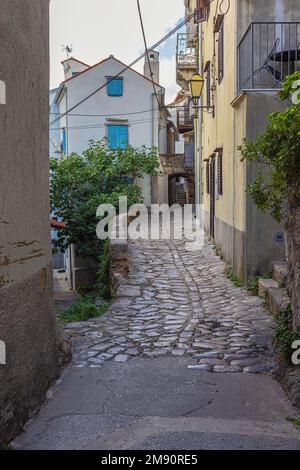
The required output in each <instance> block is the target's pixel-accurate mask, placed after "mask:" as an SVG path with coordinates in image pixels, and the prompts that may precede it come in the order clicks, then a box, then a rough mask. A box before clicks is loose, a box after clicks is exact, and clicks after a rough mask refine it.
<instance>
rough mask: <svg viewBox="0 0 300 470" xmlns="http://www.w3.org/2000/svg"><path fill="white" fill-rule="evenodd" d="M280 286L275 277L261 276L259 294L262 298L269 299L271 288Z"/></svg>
mask: <svg viewBox="0 0 300 470" xmlns="http://www.w3.org/2000/svg"><path fill="white" fill-rule="evenodd" d="M278 287H279V284H278V282H276V281H274V279H264V278H260V279H259V280H258V295H259V297H261V298H262V299H267V298H268V292H269V289H276V288H278Z"/></svg>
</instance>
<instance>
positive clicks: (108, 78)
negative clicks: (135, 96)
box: [106, 76, 124, 98]
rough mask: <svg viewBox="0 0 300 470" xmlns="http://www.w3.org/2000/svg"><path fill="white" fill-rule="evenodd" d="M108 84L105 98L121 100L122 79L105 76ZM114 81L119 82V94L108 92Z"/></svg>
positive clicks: (122, 91) (122, 93)
mask: <svg viewBox="0 0 300 470" xmlns="http://www.w3.org/2000/svg"><path fill="white" fill-rule="evenodd" d="M106 79H107V81H108V83H107V87H106V89H107V96H109V97H111V98H121V97H122V96H123V95H124V79H123V77H116V78H114V77H113V76H107V77H106ZM114 81H119V82H121V92H120V93H111V92H110V86H112V84H113V82H114Z"/></svg>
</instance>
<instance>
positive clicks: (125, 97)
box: [50, 51, 169, 205]
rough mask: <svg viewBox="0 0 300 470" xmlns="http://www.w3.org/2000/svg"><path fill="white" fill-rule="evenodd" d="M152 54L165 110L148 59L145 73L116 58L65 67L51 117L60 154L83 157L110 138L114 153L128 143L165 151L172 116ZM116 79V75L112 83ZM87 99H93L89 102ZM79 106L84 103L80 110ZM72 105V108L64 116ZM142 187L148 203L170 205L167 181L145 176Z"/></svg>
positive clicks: (153, 54) (73, 62) (70, 62)
mask: <svg viewBox="0 0 300 470" xmlns="http://www.w3.org/2000/svg"><path fill="white" fill-rule="evenodd" d="M149 55H150V60H151V62H152V67H151V69H152V73H153V80H154V82H155V88H156V92H157V95H158V99H159V102H160V103H161V105H162V107H161V110H159V106H158V103H157V99H156V97H155V94H154V89H153V84H152V82H151V79H150V77H151V74H150V71H149V66H148V64H147V61H146V63H145V67H144V73H145V75H141V74H140V73H138V72H136V71H135V70H133V69H132V68H128V67H127V66H126V64H124V63H122V62H121V61H119V60H118V59H116V58H115V57H113V56H109V57H108V58H106V59H104V60H102V61H101V62H99V63H97V64H95V65H93V66H89V65H87V64H85V63H83V62H81V61H79V60H77V59H75V58H69V59H67V60H65V61H64V62H63V63H62V64H63V67H64V73H65V80H64V81H63V82H62V83H61V84H60V86H59V88H58V89H57V91H56V94H55V98H54V103H53V105H52V108H54V105H57V111H56V112H54V113H53V114H51V118H52V119H51V123H52V124H50V135H51V134H52V135H53V133H54V132H59V133H60V142H61V152H62V153H64V154H70V153H73V152H75V153H78V154H81V153H82V152H83V151H84V150H86V149H87V148H88V146H89V141H90V140H91V139H96V140H101V139H103V138H107V139H108V145H109V146H110V147H111V148H112V149H113V148H116V147H121V148H122V147H125V146H126V145H127V144H130V145H132V146H133V147H140V146H142V145H145V146H146V147H151V146H156V147H157V148H158V149H159V153H166V151H167V120H168V116H169V114H168V111H167V109H166V108H165V107H164V92H165V90H164V88H163V87H162V86H160V85H159V53H158V52H155V51H149ZM118 74H120V75H118ZM116 75H118V77H117V78H116V79H113V80H111V78H112V77H115V76H116ZM101 87H103V88H102V89H101V90H99V91H97V92H96V93H95V91H96V90H98V89H99V88H101ZM89 95H92V96H90V97H89V98H88V99H86V100H85V98H86V97H88V96H89ZM83 100H84V101H83ZM82 101H83V102H82ZM78 103H81V104H80V105H79V106H76V105H77V104H78ZM74 106H76V108H75V109H74V110H72V111H71V112H70V113H68V114H67V115H65V116H63V115H64V113H65V112H66V111H67V110H70V109H72V108H73V107H74ZM60 115H62V117H60ZM140 184H141V186H142V192H143V199H144V202H145V204H147V205H150V204H151V202H167V200H168V195H167V185H166V184H164V183H163V181H159V183H158V184H157V182H155V183H154V182H153V180H151V177H150V176H145V178H144V179H143V180H142V181H141V182H140Z"/></svg>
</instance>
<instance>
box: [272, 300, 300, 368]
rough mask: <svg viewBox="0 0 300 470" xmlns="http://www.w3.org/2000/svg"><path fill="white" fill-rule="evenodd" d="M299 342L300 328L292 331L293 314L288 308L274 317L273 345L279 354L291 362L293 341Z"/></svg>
mask: <svg viewBox="0 0 300 470" xmlns="http://www.w3.org/2000/svg"><path fill="white" fill-rule="evenodd" d="M296 340H300V328H298V329H296V330H295V329H293V313H292V309H291V307H290V306H289V307H288V308H286V309H285V310H281V311H280V312H279V313H278V314H277V315H275V343H276V346H277V347H278V349H279V351H280V352H281V354H282V355H283V356H284V358H285V359H287V360H288V361H290V360H291V357H292V354H293V349H292V344H293V342H294V341H296Z"/></svg>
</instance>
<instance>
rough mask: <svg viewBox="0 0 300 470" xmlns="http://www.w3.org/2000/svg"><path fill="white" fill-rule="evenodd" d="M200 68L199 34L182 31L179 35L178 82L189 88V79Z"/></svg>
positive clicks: (177, 55)
mask: <svg viewBox="0 0 300 470" xmlns="http://www.w3.org/2000/svg"><path fill="white" fill-rule="evenodd" d="M197 70H198V39H197V35H195V34H190V33H185V34H184V33H180V34H178V35H177V52H176V71H177V83H178V85H180V86H181V87H182V88H183V89H185V90H188V87H189V80H190V79H191V78H192V76H193V75H194V73H195V72H197Z"/></svg>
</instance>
